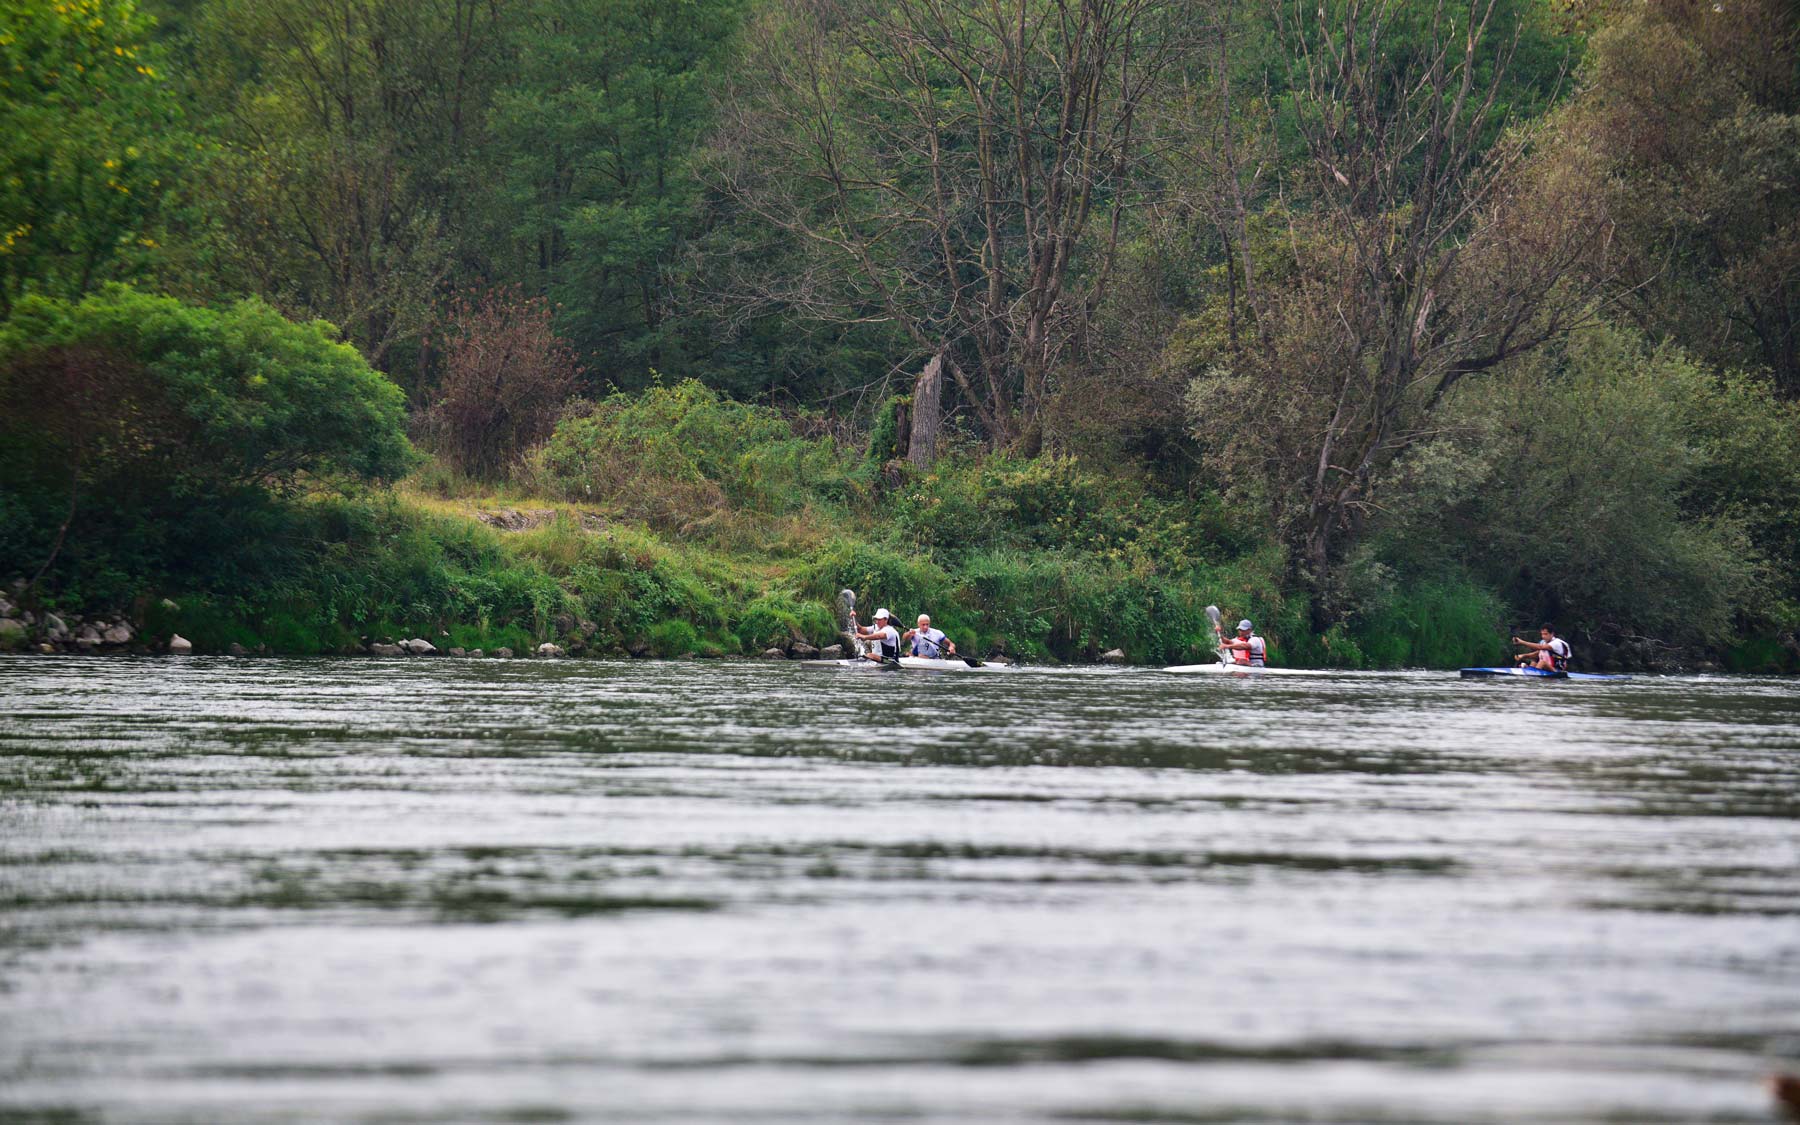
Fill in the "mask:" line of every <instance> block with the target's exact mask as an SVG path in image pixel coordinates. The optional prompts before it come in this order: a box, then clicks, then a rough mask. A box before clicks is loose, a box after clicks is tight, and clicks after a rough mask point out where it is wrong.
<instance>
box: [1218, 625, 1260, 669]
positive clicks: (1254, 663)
mask: <svg viewBox="0 0 1800 1125" xmlns="http://www.w3.org/2000/svg"><path fill="white" fill-rule="evenodd" d="M1219 647H1220V648H1222V649H1224V650H1225V651H1226V652H1227V653H1228V654H1229V655H1230V656H1231V662H1232V663H1233V664H1242V665H1244V666H1245V667H1246V668H1261V667H1264V666H1265V663H1264V662H1265V661H1266V659H1267V658H1268V655H1269V642H1267V641H1265V640H1263V639H1262V638H1261V637H1259V636H1257V635H1256V627H1255V626H1253V625H1251V624H1250V619H1249V618H1248V617H1246V618H1244V619H1243V620H1242V621H1240V622H1238V627H1237V636H1235V637H1233V638H1231V639H1230V640H1225V639H1224V638H1220V640H1219Z"/></svg>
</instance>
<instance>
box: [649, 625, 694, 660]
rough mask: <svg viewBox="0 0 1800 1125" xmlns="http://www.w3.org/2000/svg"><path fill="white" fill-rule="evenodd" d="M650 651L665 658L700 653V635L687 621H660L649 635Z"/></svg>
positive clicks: (653, 626)
mask: <svg viewBox="0 0 1800 1125" xmlns="http://www.w3.org/2000/svg"><path fill="white" fill-rule="evenodd" d="M647 639H648V640H649V642H650V651H651V652H652V653H654V654H656V655H657V656H661V657H664V658H667V657H672V656H686V655H687V654H688V653H690V652H698V651H700V634H699V633H698V632H697V631H695V629H694V627H693V626H692V625H690V624H688V623H687V622H685V621H659V622H657V623H656V624H655V625H652V626H651V627H650V631H649V633H648V634H647Z"/></svg>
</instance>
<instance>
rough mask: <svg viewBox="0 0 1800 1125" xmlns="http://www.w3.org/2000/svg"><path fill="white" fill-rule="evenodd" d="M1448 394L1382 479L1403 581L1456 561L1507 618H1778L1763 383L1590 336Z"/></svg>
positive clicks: (1791, 467)
mask: <svg viewBox="0 0 1800 1125" xmlns="http://www.w3.org/2000/svg"><path fill="white" fill-rule="evenodd" d="M1449 405H1450V416H1449V417H1448V418H1447V419H1446V431H1447V434H1448V435H1449V436H1448V437H1447V438H1446V439H1445V440H1443V441H1440V442H1437V443H1434V444H1433V445H1430V446H1427V447H1424V448H1422V449H1419V450H1417V451H1415V453H1414V454H1413V455H1411V456H1409V457H1408V459H1407V461H1406V462H1405V463H1404V464H1403V465H1402V466H1401V467H1400V471H1399V472H1398V473H1397V474H1396V475H1395V477H1394V478H1393V479H1391V480H1390V481H1389V482H1388V484H1387V486H1386V504H1385V506H1386V508H1387V516H1386V519H1385V521H1384V523H1383V525H1382V527H1381V532H1380V534H1379V535H1378V536H1377V540H1376V544H1375V552H1376V554H1377V555H1378V556H1379V558H1380V559H1381V560H1382V561H1383V562H1384V563H1386V564H1388V565H1390V566H1392V567H1393V568H1394V569H1395V570H1396V572H1397V573H1398V574H1399V575H1400V576H1402V578H1403V579H1404V580H1406V581H1408V582H1414V583H1423V584H1424V585H1425V586H1426V587H1427V588H1429V587H1430V586H1431V584H1432V583H1433V582H1437V581H1440V580H1446V576H1450V575H1454V574H1456V573H1458V572H1459V571H1465V568H1466V572H1467V573H1469V574H1470V575H1471V576H1472V577H1473V578H1474V580H1475V581H1476V582H1477V583H1478V584H1479V585H1480V586H1484V587H1489V588H1492V589H1494V590H1496V591H1498V592H1499V593H1500V594H1501V595H1502V597H1503V598H1504V599H1505V600H1506V602H1507V603H1508V604H1510V605H1511V606H1512V607H1513V609H1514V611H1515V613H1516V614H1517V615H1518V616H1520V617H1521V618H1523V619H1524V620H1527V621H1531V622H1536V621H1539V620H1552V621H1555V622H1557V623H1558V624H1559V625H1560V626H1561V627H1562V628H1563V629H1564V630H1565V631H1581V632H1585V633H1588V634H1590V635H1600V636H1605V635H1612V636H1617V635H1621V634H1644V635H1649V636H1655V637H1660V638H1662V639H1664V640H1667V641H1672V642H1676V643H1687V644H1696V643H1709V642H1714V641H1717V640H1719V639H1721V638H1723V637H1725V636H1727V635H1729V634H1731V633H1732V632H1733V631H1734V629H1735V628H1736V627H1737V625H1738V623H1739V622H1741V621H1743V620H1746V619H1749V620H1761V621H1764V622H1767V621H1771V620H1773V621H1780V620H1783V619H1785V618H1787V617H1788V616H1789V615H1790V614H1791V612H1792V611H1791V609H1789V608H1787V607H1788V606H1789V605H1791V602H1789V601H1784V599H1791V598H1792V597H1793V592H1794V591H1795V589H1796V586H1797V584H1796V580H1795V578H1794V576H1793V575H1794V565H1795V563H1796V561H1800V545H1797V544H1800V539H1797V533H1800V527H1797V526H1796V524H1795V523H1794V520H1795V518H1796V517H1795V516H1794V514H1793V513H1794V511H1795V510H1796V507H1795V505H1796V503H1797V502H1800V409H1796V407H1795V406H1794V405H1793V404H1784V403H1780V402H1778V401H1777V400H1776V399H1775V398H1774V396H1773V395H1772V394H1771V393H1770V392H1769V391H1768V389H1767V388H1766V386H1763V385H1761V384H1758V383H1756V382H1754V381H1752V380H1748V379H1745V378H1743V377H1740V376H1735V375H1725V376H1720V375H1717V374H1715V373H1711V372H1708V371H1705V370H1703V369H1701V368H1699V367H1697V366H1696V365H1694V364H1693V363H1691V362H1690V361H1689V360H1688V359H1687V358H1686V357H1685V356H1683V355H1682V354H1681V353H1680V352H1678V351H1676V350H1674V349H1671V348H1651V347H1649V346H1648V345H1646V344H1645V343H1644V342H1643V341H1642V340H1641V339H1639V338H1637V337H1635V336H1633V335H1631V334H1630V333H1627V332H1623V331H1619V330H1614V329H1598V330H1594V331H1590V332H1586V333H1583V334H1581V335H1579V336H1577V337H1575V338H1574V339H1573V340H1571V341H1570V343H1569V345H1568V347H1567V349H1566V351H1565V352H1564V353H1563V354H1561V355H1555V356H1552V355H1546V356H1543V357H1541V358H1540V359H1539V361H1537V362H1536V363H1534V364H1530V365H1525V366H1521V367H1519V368H1517V369H1515V370H1513V371H1510V372H1507V373H1504V374H1502V375H1497V376H1494V377H1490V378H1487V379H1483V380H1471V381H1470V382H1469V383H1468V384H1466V385H1464V386H1462V387H1460V388H1459V391H1458V393H1457V394H1456V395H1455V396H1454V398H1453V399H1452V401H1451V402H1450V404H1449ZM1495 616H1496V617H1498V616H1499V615H1498V614H1496V615H1495ZM1414 659H1417V658H1416V657H1415V658H1414Z"/></svg>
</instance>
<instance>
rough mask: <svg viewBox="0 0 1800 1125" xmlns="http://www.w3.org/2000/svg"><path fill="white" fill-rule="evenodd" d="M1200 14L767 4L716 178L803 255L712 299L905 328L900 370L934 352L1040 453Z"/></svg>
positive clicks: (1041, 6)
mask: <svg viewBox="0 0 1800 1125" xmlns="http://www.w3.org/2000/svg"><path fill="white" fill-rule="evenodd" d="M1190 21H1191V13H1190V12H1189V11H1188V9H1187V8H1186V7H1185V6H1182V5H1176V4H1171V3H1167V2H1163V0H1015V2H1013V3H1009V4H1005V5H1001V4H988V3H978V2H976V0H891V2H890V0H851V2H849V3H843V4H830V3H824V2H812V3H803V4H795V5H774V6H770V7H769V8H767V9H765V10H764V11H763V12H761V13H760V14H759V16H758V18H756V19H755V20H753V21H752V23H751V26H750V28H749V30H748V32H747V45H746V50H745V58H744V60H743V61H742V63H741V65H740V66H739V67H738V68H737V69H736V71H735V72H734V73H735V74H736V76H737V77H736V79H735V80H734V81H732V82H731V83H729V84H728V85H727V87H726V89H725V91H724V93H723V95H722V97H721V101H720V108H719V112H720V116H721V128H720V129H719V131H718V135H717V136H718V139H717V149H716V152H715V159H714V162H713V164H712V171H713V175H714V178H715V181H716V183H717V185H718V187H719V189H720V190H721V191H722V192H724V193H726V194H727V196H728V197H729V198H730V199H731V200H732V201H733V202H734V203H735V204H736V205H738V206H740V207H742V208H744V209H745V210H747V211H748V212H749V213H751V214H753V215H755V216H757V217H759V218H760V219H761V220H762V221H764V222H765V223H767V224H768V225H769V226H770V227H771V228H772V229H773V230H774V231H776V232H779V234H780V236H781V237H783V238H786V239H790V240H792V241H793V244H794V245H795V246H796V247H797V251H796V254H797V258H786V259H780V260H779V261H780V268H779V269H778V270H775V271H768V272H761V273H756V274H749V273H747V272H743V271H740V272H738V273H735V274H733V275H732V276H730V277H729V278H728V279H727V284H726V285H725V286H721V288H722V289H726V290H728V291H729V293H730V294H731V295H734V296H736V297H739V298H741V311H742V312H744V313H745V314H750V313H754V312H759V311H762V310H765V309H767V308H770V307H781V308H785V309H788V310H791V311H792V312H793V313H794V314H795V315H798V316H802V317H810V318H816V319H820V320H828V321H834V322H837V323H881V324H889V325H893V326H896V327H897V328H899V329H900V330H901V331H902V332H903V334H904V338H905V339H906V340H907V341H908V343H909V345H910V348H911V351H910V354H908V355H905V356H899V357H895V369H896V370H911V369H914V368H915V366H916V363H917V362H919V361H922V360H923V359H925V358H927V357H930V356H934V355H942V357H943V362H944V367H945V368H946V369H947V371H948V372H949V374H950V377H951V380H952V382H953V383H954V384H955V386H956V388H957V389H958V391H959V393H960V395H961V398H962V400H963V402H964V403H965V404H966V405H967V406H968V407H970V408H971V409H972V410H973V411H974V413H975V416H976V418H977V419H978V421H979V423H980V425H981V427H982V429H983V430H984V431H985V432H986V434H987V436H988V437H989V439H990V440H991V441H992V442H993V443H995V444H996V445H1006V444H1009V443H1015V442H1017V443H1020V444H1021V445H1022V446H1024V447H1026V448H1035V446H1036V444H1037V441H1038V437H1039V420H1040V414H1041V412H1042V410H1043V408H1044V404H1045V402H1046V401H1047V399H1048V397H1049V393H1050V390H1051V386H1052V381H1053V379H1054V377H1055V374H1056V372H1057V371H1058V369H1059V368H1061V367H1062V366H1063V365H1065V364H1069V363H1072V362H1076V361H1077V360H1078V359H1079V357H1080V354H1081V352H1082V348H1083V343H1084V338H1085V336H1086V334H1087V332H1088V329H1089V326H1090V324H1091V322H1092V318H1093V316H1094V313H1095V310H1096V308H1097V307H1098V305H1099V304H1100V302H1101V301H1102V300H1103V299H1104V297H1105V294H1106V291H1107V286H1108V282H1109V280H1110V277H1111V274H1112V270H1113V266H1114V259H1115V254H1116V250H1117V247H1118V243H1119V238H1120V231H1121V227H1122V224H1123V222H1124V220H1125V214H1126V211H1127V209H1128V206H1129V204H1130V203H1131V202H1132V200H1133V198H1134V197H1133V191H1134V184H1135V180H1136V176H1137V173H1138V170H1139V159H1140V156H1141V153H1140V133H1141V124H1140V117H1141V115H1142V113H1143V110H1144V107H1145V106H1146V104H1147V103H1149V102H1150V101H1151V100H1152V99H1154V98H1155V97H1157V96H1158V94H1159V92H1160V90H1161V89H1162V86H1163V83H1164V81H1165V80H1166V79H1167V78H1168V76H1169V73H1170V62H1171V60H1172V58H1173V57H1174V56H1175V54H1176V51H1177V49H1178V46H1179V41H1180V34H1181V32H1182V30H1183V29H1184V28H1185V27H1187V26H1188V24H1189V22H1190Z"/></svg>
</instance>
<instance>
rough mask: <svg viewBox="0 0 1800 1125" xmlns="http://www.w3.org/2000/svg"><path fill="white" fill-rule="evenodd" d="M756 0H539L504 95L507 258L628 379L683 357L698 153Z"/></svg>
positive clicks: (500, 119)
mask: <svg viewBox="0 0 1800 1125" xmlns="http://www.w3.org/2000/svg"><path fill="white" fill-rule="evenodd" d="M742 6H743V4H742V0H689V2H687V3H683V4H679V5H671V4H669V3H666V2H663V0H539V2H537V3H535V4H532V5H530V6H529V7H528V8H527V9H526V10H525V11H524V12H522V13H521V15H520V17H519V19H518V20H517V21H516V22H515V23H514V25H513V28H512V32H511V46H510V49H511V50H512V51H513V52H515V53H516V56H517V77H516V79H514V80H513V81H511V82H509V83H508V84H507V85H506V86H505V87H504V88H502V89H500V90H498V91H497V92H496V95H495V98H494V105H493V109H492V111H491V117H490V128H491V132H492V137H493V152H492V157H491V158H492V159H493V160H494V161H495V164H496V167H497V171H498V173H499V177H498V190H497V193H496V199H495V205H494V207H493V211H494V213H496V214H498V215H503V216H504V219H503V220H502V225H503V228H504V231H503V234H502V235H501V236H500V237H499V239H498V240H497V245H496V246H495V249H494V253H493V261H494V267H495V268H496V270H497V271H498V272H499V273H500V275H501V276H503V277H506V278H513V279H518V280H520V281H522V282H524V283H525V284H526V286H527V288H528V290H529V291H530V292H532V293H535V294H540V295H544V296H547V297H549V298H550V299H551V300H552V301H554V302H555V303H556V304H557V306H558V312H557V325H558V328H559V330H560V331H561V332H562V333H563V334H564V335H565V336H567V337H568V338H569V339H570V341H571V342H572V343H574V344H575V346H576V347H578V348H579V349H580V350H581V351H582V352H583V353H584V354H585V355H586V356H587V358H588V362H589V363H590V364H591V365H592V366H593V367H595V368H596V369H597V370H599V371H601V372H604V373H606V374H608V375H610V376H612V377H613V378H615V379H616V380H618V381H620V382H622V383H630V382H633V381H635V380H634V378H633V377H634V376H642V375H643V374H645V373H647V371H648V369H649V368H650V367H654V366H662V365H666V364H667V363H668V361H669V360H671V359H674V358H676V354H675V353H676V349H677V347H678V343H677V342H675V341H672V340H671V339H670V335H671V334H670V331H669V326H668V324H667V323H666V319H667V317H668V315H669V303H670V289H671V273H672V271H673V269H674V268H675V267H676V265H677V264H678V262H679V259H680V254H681V247H682V244H683V241H684V239H685V238H686V237H688V235H689V234H690V233H691V232H692V230H693V227H694V225H695V221H696V220H695V215H696V204H697V198H698V191H699V185H698V181H697V180H696V178H695V175H694V170H693V167H692V160H691V155H692V151H693V148H694V146H695V144H696V142H697V141H698V139H699V137H700V136H701V135H702V133H703V132H704V130H705V128H706V125H707V122H708V119H709V98H708V89H707V84H708V82H709V81H710V80H711V79H713V78H714V76H715V75H716V72H717V68H718V66H719V64H720V63H721V61H722V59H723V58H724V56H725V53H726V48H727V46H728V45H729V43H730V37H731V34H732V32H734V31H735V30H736V29H737V26H738V23H739V19H740V11H741V8H742Z"/></svg>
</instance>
